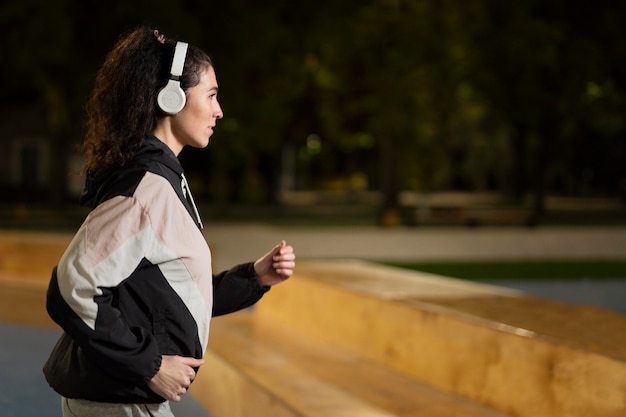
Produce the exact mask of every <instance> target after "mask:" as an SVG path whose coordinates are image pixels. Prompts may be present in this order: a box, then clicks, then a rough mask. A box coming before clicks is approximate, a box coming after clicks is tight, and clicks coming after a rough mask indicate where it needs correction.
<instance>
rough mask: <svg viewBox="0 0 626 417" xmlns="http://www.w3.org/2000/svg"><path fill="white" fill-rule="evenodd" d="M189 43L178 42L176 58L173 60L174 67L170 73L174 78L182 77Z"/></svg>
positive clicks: (175, 51)
mask: <svg viewBox="0 0 626 417" xmlns="http://www.w3.org/2000/svg"><path fill="white" fill-rule="evenodd" d="M187 46H188V45H187V43H185V42H176V49H175V50H174V59H173V60H172V69H171V70H170V73H171V74H172V78H174V77H178V78H180V76H181V75H183V68H184V66H185V57H186V56H187Z"/></svg>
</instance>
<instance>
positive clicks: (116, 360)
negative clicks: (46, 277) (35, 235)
mask: <svg viewBox="0 0 626 417" xmlns="http://www.w3.org/2000/svg"><path fill="white" fill-rule="evenodd" d="M146 217H147V216H146V214H145V213H144V211H143V209H142V208H141V207H140V206H139V205H138V204H135V203H133V201H132V199H131V198H124V197H120V198H118V199H112V200H109V201H107V202H105V203H102V205H101V206H99V207H98V208H97V209H96V210H94V211H92V213H91V214H90V215H89V216H88V218H87V220H86V221H85V223H84V224H83V226H81V228H80V230H79V231H78V232H77V233H76V235H75V236H74V239H73V240H72V242H71V243H70V246H69V247H68V248H67V250H66V252H65V254H64V255H63V257H62V258H61V260H60V262H59V265H58V266H57V268H55V270H54V272H53V275H52V278H51V281H50V285H49V288H48V293H47V300H46V307H47V310H48V313H49V315H50V317H51V318H52V319H53V320H54V321H55V322H56V323H57V324H59V325H60V326H61V328H63V330H64V331H65V333H67V334H68V335H69V336H70V337H71V338H72V339H73V340H74V341H75V342H76V343H77V344H78V345H79V346H80V348H81V349H82V350H83V352H84V355H85V357H86V358H87V359H89V361H90V362H92V363H93V364H95V365H96V366H98V368H99V369H100V370H102V371H103V372H105V373H107V374H110V375H111V376H114V377H115V378H118V379H121V380H125V381H127V382H131V383H134V384H146V383H147V382H149V381H150V379H151V378H152V377H153V376H154V375H155V374H156V372H157V371H158V369H159V368H160V365H161V355H160V353H159V347H158V344H157V342H156V340H155V338H154V336H153V335H152V334H150V332H149V331H148V330H147V329H145V328H142V327H139V326H135V327H132V328H131V327H130V326H129V325H128V323H127V322H126V320H125V319H124V317H123V316H122V314H121V312H120V310H119V309H118V308H117V305H116V297H115V292H116V288H117V286H118V285H119V284H120V283H121V282H122V281H124V280H125V279H126V278H127V277H129V276H130V275H131V274H132V273H133V271H134V270H135V269H136V268H137V267H138V266H139V265H140V263H141V261H142V260H143V257H144V256H145V253H147V252H148V251H149V250H150V245H151V242H152V241H153V237H152V236H151V235H150V233H151V228H150V227H149V219H147V218H146Z"/></svg>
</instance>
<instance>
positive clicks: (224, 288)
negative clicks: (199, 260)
mask: <svg viewBox="0 0 626 417" xmlns="http://www.w3.org/2000/svg"><path fill="white" fill-rule="evenodd" d="M269 289H270V287H264V286H262V285H261V284H260V283H259V280H258V279H257V275H256V272H255V271H254V264H253V263H252V262H250V263H245V264H241V265H237V266H235V267H233V268H231V269H229V270H228V271H224V272H221V273H220V274H217V275H213V316H214V317H215V316H221V315H224V314H229V313H233V312H235V311H239V310H242V309H244V308H246V307H250V306H251V305H253V304H254V303H256V302H257V301H259V300H260V299H261V297H263V294H265V293H266V292H267V291H269Z"/></svg>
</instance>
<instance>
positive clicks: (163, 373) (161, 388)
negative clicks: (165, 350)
mask: <svg viewBox="0 0 626 417" xmlns="http://www.w3.org/2000/svg"><path fill="white" fill-rule="evenodd" d="M203 363H204V360H203V359H196V358H188V357H182V356H166V355H164V356H163V358H162V360H161V368H160V369H159V371H158V372H157V373H156V375H155V376H154V377H152V379H151V380H150V382H149V383H148V387H150V389H151V390H152V391H154V392H155V393H157V394H159V395H160V396H161V397H163V398H165V399H166V400H168V401H175V402H178V401H180V396H181V395H183V394H185V393H186V392H187V388H189V385H190V384H191V381H193V380H194V378H195V377H196V371H195V370H194V368H197V367H199V366H200V365H202V364H203Z"/></svg>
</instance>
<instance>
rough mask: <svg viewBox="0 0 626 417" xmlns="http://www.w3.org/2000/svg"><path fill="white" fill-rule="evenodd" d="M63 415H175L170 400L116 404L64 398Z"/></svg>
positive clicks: (128, 416) (130, 416) (75, 416)
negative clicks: (154, 402)
mask: <svg viewBox="0 0 626 417" xmlns="http://www.w3.org/2000/svg"><path fill="white" fill-rule="evenodd" d="M61 401H62V406H61V408H62V410H63V417H174V414H172V410H171V408H170V403H169V402H167V401H166V402H164V403H160V404H114V403H99V402H93V401H87V400H75V399H72V398H62V399H61Z"/></svg>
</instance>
